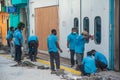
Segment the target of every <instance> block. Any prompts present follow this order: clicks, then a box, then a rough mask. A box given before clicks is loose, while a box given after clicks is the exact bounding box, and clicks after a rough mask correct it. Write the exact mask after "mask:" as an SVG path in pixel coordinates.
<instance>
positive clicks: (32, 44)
mask: <svg viewBox="0 0 120 80" xmlns="http://www.w3.org/2000/svg"><path fill="white" fill-rule="evenodd" d="M38 45H39V42H38V38H37V36H35V35H33V36H30V37H29V38H28V47H29V56H30V60H31V61H36V56H37V48H38Z"/></svg>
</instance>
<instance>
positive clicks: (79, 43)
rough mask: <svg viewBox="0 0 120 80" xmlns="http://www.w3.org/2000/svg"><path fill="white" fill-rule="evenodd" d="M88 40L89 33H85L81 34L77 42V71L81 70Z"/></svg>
mask: <svg viewBox="0 0 120 80" xmlns="http://www.w3.org/2000/svg"><path fill="white" fill-rule="evenodd" d="M87 40H88V32H86V31H84V32H82V34H80V35H79V36H78V37H77V38H76V41H75V53H76V60H77V66H76V70H79V66H80V65H81V62H82V59H83V55H84V47H85V43H86V42H87Z"/></svg>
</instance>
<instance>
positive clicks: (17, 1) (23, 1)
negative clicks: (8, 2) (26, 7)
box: [12, 0, 28, 5]
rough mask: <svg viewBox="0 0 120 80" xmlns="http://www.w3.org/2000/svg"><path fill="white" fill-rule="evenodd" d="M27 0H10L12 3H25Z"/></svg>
mask: <svg viewBox="0 0 120 80" xmlns="http://www.w3.org/2000/svg"><path fill="white" fill-rule="evenodd" d="M27 3H28V0H12V4H13V5H16V4H27Z"/></svg>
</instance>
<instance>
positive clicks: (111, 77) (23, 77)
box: [0, 51, 120, 80]
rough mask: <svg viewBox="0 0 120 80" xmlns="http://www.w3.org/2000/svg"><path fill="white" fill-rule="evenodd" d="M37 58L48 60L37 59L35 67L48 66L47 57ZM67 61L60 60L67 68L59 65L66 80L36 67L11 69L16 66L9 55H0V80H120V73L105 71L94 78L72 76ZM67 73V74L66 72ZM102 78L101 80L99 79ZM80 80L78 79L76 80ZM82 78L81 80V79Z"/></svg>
mask: <svg viewBox="0 0 120 80" xmlns="http://www.w3.org/2000/svg"><path fill="white" fill-rule="evenodd" d="M0 53H5V52H4V51H0ZM38 57H39V58H45V60H46V59H48V60H47V61H45V60H41V59H38V62H35V63H34V64H36V65H45V66H49V58H48V57H49V56H47V55H43V54H39V55H38ZM68 61H69V60H65V59H63V58H62V59H61V63H62V65H64V64H66V65H67V67H68V68H67V67H66V66H65V65H64V66H62V65H61V68H64V69H65V70H66V71H65V72H66V74H67V75H65V76H64V77H65V78H66V79H63V78H61V76H56V75H55V74H54V75H52V74H50V70H49V69H48V70H40V69H37V67H34V68H29V67H11V66H12V65H14V64H16V62H14V61H12V60H11V58H10V55H9V54H0V80H120V76H119V75H120V72H114V71H107V72H100V73H97V74H96V76H91V77H83V76H77V75H72V74H73V73H74V72H76V71H75V70H74V69H71V68H69V65H70V64H69V63H68V64H67V62H68ZM67 71H68V72H67ZM101 77H102V79H101ZM78 78H80V79H78ZM81 78H82V79H81ZM94 78H100V79H94Z"/></svg>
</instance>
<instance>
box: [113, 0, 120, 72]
mask: <svg viewBox="0 0 120 80" xmlns="http://www.w3.org/2000/svg"><path fill="white" fill-rule="evenodd" d="M119 4H120V1H119V0H115V15H114V16H115V18H114V19H115V27H114V29H115V30H114V31H115V32H114V39H115V41H114V43H115V44H114V46H115V49H114V70H116V71H120V49H119V48H120V42H119V41H120V28H119V27H120V5H119Z"/></svg>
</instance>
